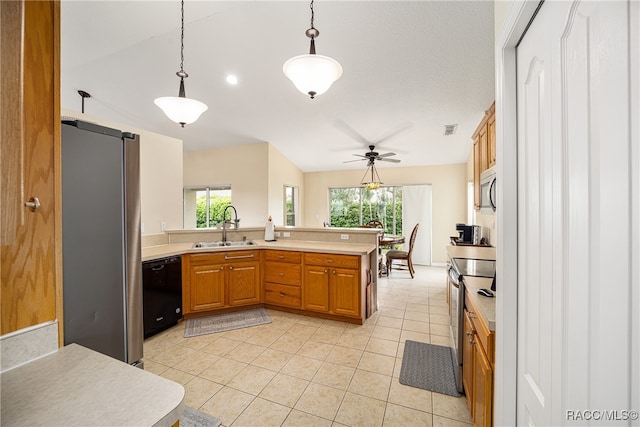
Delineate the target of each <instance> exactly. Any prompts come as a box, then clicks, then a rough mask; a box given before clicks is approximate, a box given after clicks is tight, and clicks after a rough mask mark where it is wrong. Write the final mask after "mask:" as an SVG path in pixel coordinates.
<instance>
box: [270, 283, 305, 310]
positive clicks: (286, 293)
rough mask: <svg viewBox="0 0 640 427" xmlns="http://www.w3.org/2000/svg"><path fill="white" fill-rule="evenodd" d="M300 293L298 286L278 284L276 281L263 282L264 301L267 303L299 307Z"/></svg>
mask: <svg viewBox="0 0 640 427" xmlns="http://www.w3.org/2000/svg"><path fill="white" fill-rule="evenodd" d="M300 295H301V292H300V287H299V286H291V285H280V284H278V283H265V284H264V302H265V303H267V304H275V305H283V306H286V307H294V308H300V306H301V304H300V301H301V298H300Z"/></svg>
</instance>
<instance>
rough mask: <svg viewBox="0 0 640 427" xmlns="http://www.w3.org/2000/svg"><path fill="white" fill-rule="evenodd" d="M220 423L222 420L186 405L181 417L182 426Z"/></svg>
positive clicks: (203, 426) (206, 426)
mask: <svg viewBox="0 0 640 427" xmlns="http://www.w3.org/2000/svg"><path fill="white" fill-rule="evenodd" d="M220 424H222V420H219V419H218V418H216V417H212V416H211V415H209V414H205V413H204V412H201V411H198V410H197V409H193V408H192V407H190V406H186V405H185V407H184V412H183V413H182V417H180V427H218V426H219V425H220Z"/></svg>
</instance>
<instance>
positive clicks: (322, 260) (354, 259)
mask: <svg viewBox="0 0 640 427" xmlns="http://www.w3.org/2000/svg"><path fill="white" fill-rule="evenodd" d="M304 262H305V263H306V264H312V265H323V266H327V267H345V268H358V267H359V266H360V257H359V256H357V255H336V254H318V253H305V254H304Z"/></svg>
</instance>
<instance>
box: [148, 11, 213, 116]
mask: <svg viewBox="0 0 640 427" xmlns="http://www.w3.org/2000/svg"><path fill="white" fill-rule="evenodd" d="M181 10H182V19H181V21H180V22H181V26H182V31H181V33H180V71H178V72H177V73H176V75H177V76H178V77H180V89H179V91H178V96H165V97H162V98H156V100H155V101H153V102H154V103H155V104H156V105H157V106H158V107H160V109H161V110H162V111H163V112H164V114H166V115H167V117H169V119H170V120H172V121H174V122H176V123H179V124H180V125H181V126H182V127H184V125H187V124H191V123H193V122H195V121H196V120H198V117H200V115H201V114H202V113H204V112H205V111H207V108H208V107H207V106H206V105H205V104H204V103H202V102H200V101H196V100H195V99H190V98H187V97H186V96H185V92H184V79H185V78H187V77H189V75H188V74H187V73H186V72H185V71H184V68H183V63H184V0H182V1H181Z"/></svg>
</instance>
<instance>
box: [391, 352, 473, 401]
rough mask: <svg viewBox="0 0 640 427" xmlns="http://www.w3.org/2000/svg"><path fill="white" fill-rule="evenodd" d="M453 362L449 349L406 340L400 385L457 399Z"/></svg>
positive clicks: (458, 394)
mask: <svg viewBox="0 0 640 427" xmlns="http://www.w3.org/2000/svg"><path fill="white" fill-rule="evenodd" d="M453 360H454V359H453V354H452V349H451V347H443V346H440V345H433V344H426V343H423V342H417V341H411V340H407V341H406V342H405V344H404V354H403V356H402V367H401V368H400V378H399V380H400V384H404V385H408V386H411V387H417V388H422V389H424V390H429V391H434V392H436V393H441V394H448V395H449V396H456V397H458V396H460V393H458V391H457V390H456V378H455V373H454V365H453V363H454V361H453Z"/></svg>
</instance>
